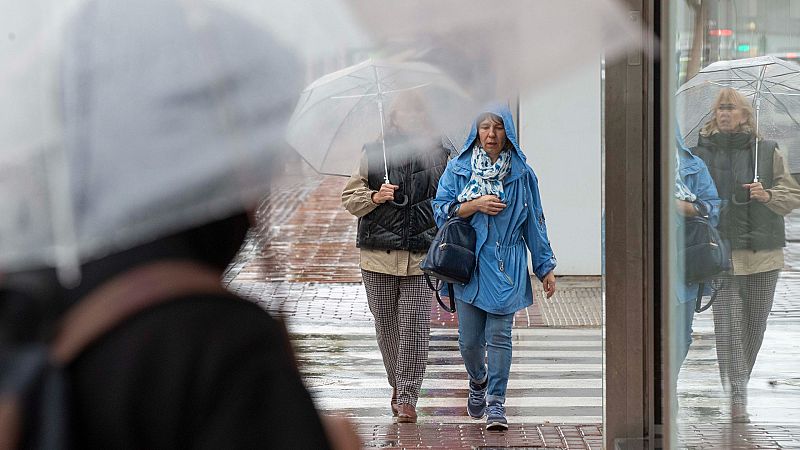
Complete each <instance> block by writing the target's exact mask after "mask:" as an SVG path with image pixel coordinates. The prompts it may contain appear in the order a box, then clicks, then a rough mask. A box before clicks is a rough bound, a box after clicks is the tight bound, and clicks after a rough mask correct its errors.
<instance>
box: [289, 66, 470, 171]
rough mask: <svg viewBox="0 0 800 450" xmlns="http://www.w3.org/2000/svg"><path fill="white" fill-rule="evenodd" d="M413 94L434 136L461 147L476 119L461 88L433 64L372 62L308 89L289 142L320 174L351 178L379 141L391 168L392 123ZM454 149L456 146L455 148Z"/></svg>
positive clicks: (296, 112)
mask: <svg viewBox="0 0 800 450" xmlns="http://www.w3.org/2000/svg"><path fill="white" fill-rule="evenodd" d="M408 95H414V96H415V99H417V100H418V101H417V103H416V105H418V106H420V109H422V110H424V112H423V111H419V112H423V114H424V120H425V122H427V125H429V127H430V128H431V130H433V133H434V134H436V135H439V136H443V137H444V139H446V140H447V139H448V137H449V139H450V140H452V141H453V142H458V145H460V144H461V142H462V139H461V138H462V137H463V136H462V135H463V134H465V133H463V131H462V130H463V129H464V128H465V127H466V126H467V125H468V123H467V120H468V118H469V117H470V115H471V108H470V106H469V105H470V100H469V98H468V97H467V96H466V94H465V93H464V92H463V91H462V89H461V88H460V87H459V86H458V85H457V84H455V83H454V82H453V81H452V80H450V79H449V78H448V77H447V76H445V75H444V74H443V73H442V72H440V71H439V70H438V69H436V68H435V67H433V66H432V65H429V64H425V63H420V62H413V61H407V62H392V61H381V60H373V59H370V60H367V61H364V62H362V63H360V64H356V65H354V66H351V67H347V68H345V69H342V70H339V71H337V72H334V73H330V74H328V75H325V76H323V77H322V78H320V79H318V80H316V81H314V82H313V83H311V84H310V85H309V86H308V87H306V88H305V90H304V91H303V93H302V94H301V96H300V100H299V101H298V103H297V108H296V109H295V111H294V114H293V115H292V118H291V120H290V122H289V127H288V129H287V133H286V137H287V141H288V142H289V144H290V145H292V147H294V148H295V149H296V150H297V151H298V153H300V155H301V156H302V157H303V158H304V159H305V160H306V161H307V162H308V163H309V164H310V165H311V166H312V167H313V168H314V169H316V170H317V171H318V172H320V173H323V174H329V175H345V176H346V175H350V174H351V173H352V171H353V168H354V166H355V165H356V163H357V161H358V160H359V156H360V154H361V151H362V149H363V147H364V145H365V144H368V143H371V142H375V141H378V142H380V143H381V146H382V149H383V153H384V155H383V156H384V171H385V173H384V178H385V181H386V182H387V183H388V182H390V181H389V180H390V174H389V171H388V168H387V166H386V140H385V137H386V133H387V128H388V124H387V120H388V118H389V117H391V116H392V115H393V114H394V113H396V112H397V111H396V109H398V108H407V105H406V104H405V103H403V102H398V101H397V99H400V98H403V97H404V96H408ZM453 146H455V145H453Z"/></svg>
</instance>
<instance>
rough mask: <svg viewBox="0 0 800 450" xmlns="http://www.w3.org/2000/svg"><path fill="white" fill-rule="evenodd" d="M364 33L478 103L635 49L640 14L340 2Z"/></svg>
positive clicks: (574, 4) (547, 6)
mask: <svg viewBox="0 0 800 450" xmlns="http://www.w3.org/2000/svg"><path fill="white" fill-rule="evenodd" d="M343 1H344V2H345V3H346V4H349V5H352V6H353V7H352V12H353V15H354V16H355V17H356V19H357V20H358V22H359V23H360V24H361V26H362V27H363V28H364V29H365V30H366V31H367V32H368V33H369V35H370V37H371V38H372V39H374V40H375V41H376V42H378V43H380V44H381V45H382V46H384V47H386V48H394V49H397V51H406V52H408V54H409V55H410V57H411V58H413V59H416V60H424V61H428V62H431V63H433V64H436V66H437V67H438V68H439V69H440V70H442V71H443V72H445V73H447V74H448V75H449V76H451V77H452V78H453V79H454V80H456V81H457V82H459V83H460V84H461V85H462V86H463V87H464V88H465V89H466V90H467V91H468V93H469V94H470V95H471V96H472V97H473V98H474V99H475V100H476V101H478V102H479V103H482V102H485V101H494V100H497V99H506V98H513V97H514V96H516V95H517V94H519V92H520V91H524V90H526V89H547V86H548V85H549V84H552V83H553V81H554V80H558V79H560V78H561V77H563V76H564V75H567V74H570V73H573V72H575V71H580V70H586V68H587V66H591V65H594V67H598V66H599V64H600V61H601V59H602V58H605V60H606V61H614V60H616V59H617V58H620V57H623V56H625V55H626V54H627V52H628V51H631V50H633V51H635V50H638V49H639V48H641V43H642V40H643V39H644V37H645V33H644V31H643V30H642V27H641V24H640V22H641V15H640V14H638V13H636V12H632V11H628V8H626V7H624V6H623V2H620V1H617V0H592V1H586V0H537V1H530V0H504V1H502V2H494V3H493V2H486V1H485V0H436V1H430V0H403V1H393V0H343Z"/></svg>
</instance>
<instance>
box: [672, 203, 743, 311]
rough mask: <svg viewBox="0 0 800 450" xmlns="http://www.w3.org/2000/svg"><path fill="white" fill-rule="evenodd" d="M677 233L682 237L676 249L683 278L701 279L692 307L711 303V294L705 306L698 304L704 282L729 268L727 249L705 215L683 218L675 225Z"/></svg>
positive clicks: (701, 309) (690, 279)
mask: <svg viewBox="0 0 800 450" xmlns="http://www.w3.org/2000/svg"><path fill="white" fill-rule="evenodd" d="M678 233H679V236H680V234H683V237H684V245H683V247H682V248H680V249H678V258H679V261H683V263H684V280H685V281H686V282H688V283H700V285H699V286H698V288H697V300H696V304H695V311H697V312H702V311H705V310H706V309H708V308H709V307H710V306H711V304H712V303H713V301H714V298H715V296H714V295H712V296H711V301H709V302H708V303H707V304H706V305H705V306H703V305H702V304H701V298H702V295H703V291H704V290H705V284H706V282H708V281H710V280H713V279H714V278H716V277H718V276H719V275H720V274H722V273H725V272H727V271H730V270H731V268H732V264H731V259H730V252H729V250H728V247H727V244H726V243H725V241H724V240H723V239H722V238H721V237H720V235H719V232H718V231H717V229H716V227H714V226H713V225H712V224H711V222H709V221H708V218H707V217H703V216H694V217H686V218H684V220H683V223H682V224H681V225H680V226H679V227H678Z"/></svg>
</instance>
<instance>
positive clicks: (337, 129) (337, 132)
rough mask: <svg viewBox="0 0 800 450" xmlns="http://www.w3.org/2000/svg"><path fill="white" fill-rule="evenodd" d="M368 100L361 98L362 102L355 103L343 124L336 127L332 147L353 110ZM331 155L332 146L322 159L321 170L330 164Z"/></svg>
mask: <svg viewBox="0 0 800 450" xmlns="http://www.w3.org/2000/svg"><path fill="white" fill-rule="evenodd" d="M366 98H367V97H362V98H361V100H359V101H357V102H355V103H354V104H353V107H352V108H350V110H349V111H347V113H346V114H345V115H344V118H343V119H342V122H341V123H340V124H339V126H338V127H336V132H334V133H333V136H331V140H330V142H331V145H332V144H333V143H334V142H335V141H336V137H337V136H339V133H341V131H342V129H343V128H344V124H345V122H346V121H347V117H348V116H350V114H351V113H352V112H353V110H355V109H356V108H358V107H359V106H360V105H361V104H362V103H363V102H364V100H365V99H366ZM330 154H331V152H330V145H329V146H328V151H327V152H325V157H324V158H323V159H322V162H321V163H320V165H319V166H320V168H321V167H324V166H325V163H326V162H328V156H329V155H330Z"/></svg>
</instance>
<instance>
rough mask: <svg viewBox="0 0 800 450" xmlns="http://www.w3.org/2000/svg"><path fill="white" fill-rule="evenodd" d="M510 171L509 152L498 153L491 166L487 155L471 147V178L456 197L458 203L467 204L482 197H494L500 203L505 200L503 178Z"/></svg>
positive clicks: (479, 147) (481, 148) (477, 146)
mask: <svg viewBox="0 0 800 450" xmlns="http://www.w3.org/2000/svg"><path fill="white" fill-rule="evenodd" d="M510 170H511V151H510V150H508V149H506V150H503V151H502V152H500V156H499V157H498V158H497V161H495V162H494V164H492V160H491V159H490V158H489V155H488V154H487V153H486V151H485V150H484V149H483V147H481V146H480V144H475V146H474V147H472V176H471V177H470V179H469V182H468V183H467V185H466V186H464V190H463V191H461V194H459V195H458V201H459V202H467V201H470V200H473V199H476V198H478V197H480V196H482V195H496V196H497V197H498V198H499V199H500V201H503V200H504V199H505V193H504V192H503V178H505V176H506V175H508V172H509V171H510Z"/></svg>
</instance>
